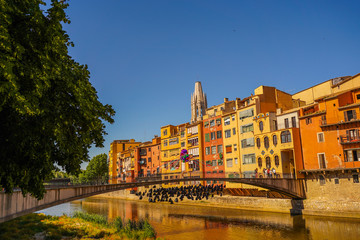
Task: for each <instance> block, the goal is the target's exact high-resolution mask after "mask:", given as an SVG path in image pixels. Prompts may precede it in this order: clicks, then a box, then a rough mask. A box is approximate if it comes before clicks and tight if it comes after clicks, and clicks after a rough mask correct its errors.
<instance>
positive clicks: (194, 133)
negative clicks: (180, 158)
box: [180, 121, 204, 185]
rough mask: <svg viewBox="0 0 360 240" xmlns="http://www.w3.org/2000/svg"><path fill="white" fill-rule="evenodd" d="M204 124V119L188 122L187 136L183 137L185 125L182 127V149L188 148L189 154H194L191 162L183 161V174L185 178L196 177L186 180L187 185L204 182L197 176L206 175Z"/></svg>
mask: <svg viewBox="0 0 360 240" xmlns="http://www.w3.org/2000/svg"><path fill="white" fill-rule="evenodd" d="M202 125H203V122H202V121H198V122H195V123H192V124H186V126H185V129H186V138H184V137H183V130H182V128H183V127H181V128H180V139H181V149H187V151H188V153H189V155H191V156H192V158H191V160H189V162H187V163H181V164H182V167H181V169H182V170H183V173H182V176H183V178H191V179H194V178H195V180H191V181H189V182H184V184H185V185H197V184H200V183H201V184H204V183H203V182H202V181H201V182H200V181H197V180H196V178H203V177H204V164H203V163H204V156H203V154H204V152H203V149H204V148H203V139H202V138H203V137H202Z"/></svg>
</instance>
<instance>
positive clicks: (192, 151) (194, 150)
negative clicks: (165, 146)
mask: <svg viewBox="0 0 360 240" xmlns="http://www.w3.org/2000/svg"><path fill="white" fill-rule="evenodd" d="M189 155H193V156H194V157H197V156H199V148H190V149H189Z"/></svg>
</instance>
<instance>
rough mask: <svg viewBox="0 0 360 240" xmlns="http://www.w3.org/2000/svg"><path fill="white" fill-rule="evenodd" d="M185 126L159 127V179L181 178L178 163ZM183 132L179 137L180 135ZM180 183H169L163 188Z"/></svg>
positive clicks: (184, 136)
mask: <svg viewBox="0 0 360 240" xmlns="http://www.w3.org/2000/svg"><path fill="white" fill-rule="evenodd" d="M185 126H186V124H181V125H178V126H173V125H167V126H164V127H161V164H162V168H161V179H162V180H167V179H177V178H182V175H181V174H182V169H181V167H182V164H181V162H180V150H181V142H186V134H185V129H186V128H185ZM181 132H183V134H182V135H181V134H180V133H181ZM180 184H182V183H180V182H176V183H170V184H166V185H164V187H167V186H168V187H171V186H177V185H180Z"/></svg>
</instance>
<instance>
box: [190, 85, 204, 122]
mask: <svg viewBox="0 0 360 240" xmlns="http://www.w3.org/2000/svg"><path fill="white" fill-rule="evenodd" d="M206 109H207V100H206V94H204V93H203V90H202V87H201V82H196V83H195V90H194V93H193V94H191V123H194V122H197V121H200V120H202V117H203V115H205V114H206Z"/></svg>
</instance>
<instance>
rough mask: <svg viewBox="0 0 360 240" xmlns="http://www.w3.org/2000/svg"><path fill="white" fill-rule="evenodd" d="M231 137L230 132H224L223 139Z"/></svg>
mask: <svg viewBox="0 0 360 240" xmlns="http://www.w3.org/2000/svg"><path fill="white" fill-rule="evenodd" d="M229 137H231V131H230V130H226V131H225V138H229Z"/></svg>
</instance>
